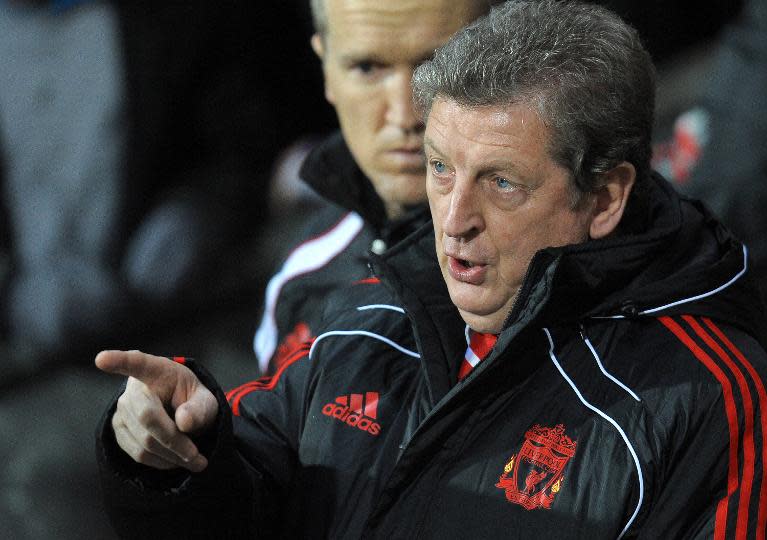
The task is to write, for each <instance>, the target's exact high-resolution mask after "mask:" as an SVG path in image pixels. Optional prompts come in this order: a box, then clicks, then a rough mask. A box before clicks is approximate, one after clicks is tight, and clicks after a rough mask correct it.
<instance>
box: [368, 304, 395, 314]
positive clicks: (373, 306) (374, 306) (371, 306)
mask: <svg viewBox="0 0 767 540" xmlns="http://www.w3.org/2000/svg"><path fill="white" fill-rule="evenodd" d="M368 309H390V310H392V311H398V312H399V313H403V314H404V313H405V310H404V309H402V308H401V307H399V306H390V305H389V304H369V305H367V306H359V307H357V311H365V310H368Z"/></svg>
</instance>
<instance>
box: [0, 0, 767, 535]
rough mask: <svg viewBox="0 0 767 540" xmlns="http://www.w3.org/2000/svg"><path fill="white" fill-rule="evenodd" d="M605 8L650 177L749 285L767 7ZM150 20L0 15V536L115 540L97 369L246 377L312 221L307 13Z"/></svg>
mask: <svg viewBox="0 0 767 540" xmlns="http://www.w3.org/2000/svg"><path fill="white" fill-rule="evenodd" d="M602 3H604V4H606V5H608V6H610V7H613V8H614V9H615V10H616V11H618V12H619V13H620V14H621V15H623V16H624V18H626V19H627V20H629V21H631V22H632V23H633V24H634V25H635V26H637V28H638V29H639V31H640V33H641V34H642V35H643V37H644V38H645V40H646V43H647V45H648V48H649V49H650V51H651V53H652V54H653V57H654V58H655V60H656V62H657V65H658V67H659V91H658V116H657V120H658V121H657V152H656V166H657V167H658V168H659V169H661V170H662V171H663V172H664V173H665V174H666V175H667V176H668V177H670V178H671V179H672V180H673V181H674V182H675V183H676V184H677V186H679V188H680V189H681V190H683V191H687V192H689V193H692V194H694V195H696V196H701V197H704V198H706V200H707V203H708V204H709V205H710V206H711V207H712V208H714V209H715V211H716V212H717V213H719V214H720V215H722V216H723V217H724V218H725V221H727V222H728V223H729V224H731V226H732V227H733V229H735V230H736V232H738V234H739V235H741V236H743V237H744V238H746V240H747V241H749V243H751V242H753V244H754V246H753V248H752V253H753V254H754V256H755V258H756V259H758V260H757V268H759V269H763V268H764V256H763V253H764V252H763V250H762V248H761V246H760V245H759V240H760V238H761V237H762V236H765V235H764V232H767V231H765V229H767V226H766V225H765V223H764V222H763V221H762V220H763V219H764V218H762V217H761V216H758V215H754V216H742V214H743V210H742V208H741V206H742V204H743V201H746V202H748V203H749V204H755V203H756V202H758V201H761V200H762V199H763V198H764V196H763V195H762V194H761V193H762V192H764V191H765V188H764V187H762V186H763V184H764V172H765V163H766V161H765V151H764V148H765V147H766V146H767V145H765V144H764V143H763V141H764V140H765V139H764V138H754V137H759V136H760V135H761V134H763V131H764V130H765V125H767V122H765V114H766V113H767V105H765V103H764V96H765V95H766V94H767V92H766V90H767V88H766V87H765V73H767V69H766V66H765V63H766V62H765V58H766V57H767V54H766V53H765V43H767V39H766V38H765V17H764V12H765V8H764V2H763V1H762V0H760V1H759V2H753V1H750V0H744V1H742V2H721V1H705V2H696V3H693V2H691V1H684V2H675V3H669V2H655V1H653V2H642V3H638V2H632V1H630V0H613V1H606V2H602ZM155 4H156V5H151V6H150V7H147V5H145V4H141V5H139V4H138V3H132V2H127V1H117V0H115V1H112V2H105V1H94V0H90V1H89V0H80V1H78V0H66V1H33V0H26V1H24V0H0V538H14V539H42V538H63V539H69V538H72V539H74V538H94V539H109V538H112V537H113V535H112V533H111V532H110V530H109V527H108V524H107V522H106V519H105V517H104V515H103V513H102V512H101V509H100V496H99V492H98V486H97V478H96V468H95V459H94V457H93V455H94V451H93V446H94V442H93V432H94V429H95V426H96V424H97V421H98V418H99V417H100V415H101V413H102V411H103V410H104V408H105V407H106V405H107V404H108V402H109V400H110V399H111V398H112V397H113V396H114V395H115V394H116V393H117V392H118V391H119V389H120V386H121V384H122V382H121V381H119V380H117V379H115V378H112V377H109V376H107V375H104V374H101V373H99V372H98V371H97V370H96V369H95V368H94V367H93V358H94V357H95V354H96V353H97V352H98V351H99V350H101V349H105V348H110V349H111V348H121V349H125V348H127V349H141V350H145V351H147V352H152V353H155V354H162V355H187V356H194V357H195V358H197V359H199V360H200V361H202V362H204V363H205V364H206V365H207V366H208V367H209V368H210V369H211V370H212V371H213V373H214V374H215V375H216V376H217V377H218V378H219V380H220V381H221V382H222V385H223V386H224V387H232V386H235V385H236V384H238V383H240V382H242V380H244V379H252V378H254V377H255V376H257V365H256V362H255V357H254V355H253V353H252V350H251V347H252V340H253V333H254V330H255V327H256V324H257V323H258V321H259V316H260V310H261V301H262V295H263V288H264V285H265V283H266V280H267V279H268V277H269V276H270V274H271V273H272V271H273V270H274V268H275V266H276V265H277V263H278V262H279V260H280V257H281V256H282V255H283V254H284V253H285V252H286V251H287V249H288V247H289V246H290V242H291V238H292V237H293V234H294V233H295V232H296V229H297V227H298V226H299V225H300V223H301V216H302V215H305V213H306V212H308V211H311V210H312V209H313V208H314V207H315V206H317V205H319V204H321V202H320V201H318V200H317V199H316V198H315V197H314V196H313V195H312V194H311V193H310V192H309V191H308V190H307V189H306V188H303V187H302V184H301V183H300V181H299V180H298V178H297V169H298V164H299V163H300V161H301V159H302V157H303V156H304V155H305V153H306V152H307V150H308V149H309V148H311V146H312V144H313V143H314V141H316V140H318V139H319V138H320V136H322V135H323V134H326V133H327V132H329V131H331V130H333V129H335V127H336V121H335V117H334V114H333V111H332V109H331V108H330V107H329V106H328V105H327V104H326V103H325V100H324V97H323V90H322V80H321V71H320V66H319V62H318V61H317V60H316V59H315V58H314V56H313V53H312V52H311V49H310V48H309V44H308V41H309V37H310V35H311V21H310V16H309V11H308V5H307V4H308V0H290V1H286V0H273V1H269V2H247V1H244V0H243V1H238V2H235V1H232V2H223V3H213V2H204V1H191V2H184V3H174V2H167V3H155ZM735 95H737V96H738V97H737V99H733V96H735ZM744 141H745V142H744ZM743 149H746V150H749V151H750V153H749V154H747V155H745V156H742V155H741V154H739V153H737V151H738V150H743ZM728 175H729V176H728ZM712 178H713V180H714V182H712V181H711V180H712ZM733 193H737V197H736V196H734V195H733ZM733 205H735V209H733V208H732V206H733ZM762 213H763V212H762ZM763 214H764V213H763Z"/></svg>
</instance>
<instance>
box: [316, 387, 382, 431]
mask: <svg viewBox="0 0 767 540" xmlns="http://www.w3.org/2000/svg"><path fill="white" fill-rule="evenodd" d="M322 414H324V415H325V416H330V417H332V418H335V419H336V420H339V421H341V422H343V423H345V424H346V425H347V426H351V427H356V428H357V429H361V430H362V431H365V432H367V433H369V434H370V435H378V434H379V433H381V424H379V423H378V422H374V420H375V419H376V417H377V415H378V392H365V394H364V395H362V394H349V395H348V396H339V397H337V398H336V401H335V403H328V404H327V405H325V406H324V407H323V408H322Z"/></svg>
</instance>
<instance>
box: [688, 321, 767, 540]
mask: <svg viewBox="0 0 767 540" xmlns="http://www.w3.org/2000/svg"><path fill="white" fill-rule="evenodd" d="M703 322H705V323H706V326H708V327H709V328H710V329H711V331H712V332H713V333H714V335H716V337H718V338H719V341H721V342H722V343H724V344H725V346H726V347H727V348H728V349H729V350H730V352H731V353H732V354H733V355H735V358H737V359H738V361H740V363H741V364H742V365H743V367H745V368H746V371H747V372H748V374H749V376H750V377H751V380H753V381H754V385H755V386H756V395H757V396H758V398H759V411H760V415H759V418H760V421H761V426H762V440H761V441H759V442H760V443H761V447H762V487H761V489H760V490H759V513H758V518H757V521H756V523H757V525H756V539H757V540H765V533H766V532H767V391H765V389H764V381H762V378H761V377H760V376H759V374H758V373H757V372H756V370H755V369H754V366H753V365H752V364H751V362H749V360H748V359H747V358H746V357H745V356H744V355H743V353H742V352H741V351H740V349H738V348H737V347H736V346H735V344H734V343H733V342H732V341H731V340H730V339H729V338H727V336H726V335H725V334H724V332H722V330H720V329H719V327H718V326H716V324H714V322H713V321H712V320H711V319H707V318H704V319H703Z"/></svg>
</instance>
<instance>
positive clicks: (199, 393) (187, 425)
mask: <svg viewBox="0 0 767 540" xmlns="http://www.w3.org/2000/svg"><path fill="white" fill-rule="evenodd" d="M217 413H218V402H217V401H216V398H215V397H214V396H213V394H212V393H211V391H210V390H208V389H207V388H205V387H204V386H202V385H200V386H198V387H197V388H196V389H195V390H194V392H192V395H191V396H190V397H189V399H188V400H187V401H185V402H184V403H182V404H181V405H180V406H179V407H178V408H177V409H176V416H175V420H176V425H177V426H178V429H179V431H181V432H183V433H198V432H200V431H203V430H205V429H207V428H209V427H210V426H212V425H213V422H214V421H215V420H216V414H217Z"/></svg>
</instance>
